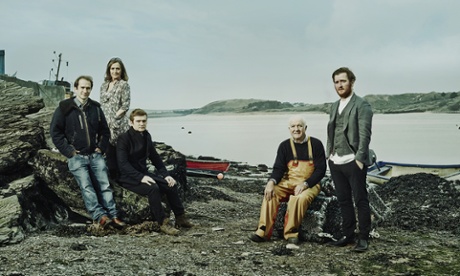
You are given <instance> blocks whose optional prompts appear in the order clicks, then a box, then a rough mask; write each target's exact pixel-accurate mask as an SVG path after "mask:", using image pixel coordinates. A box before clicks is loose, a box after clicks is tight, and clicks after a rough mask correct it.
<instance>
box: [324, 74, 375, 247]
mask: <svg viewBox="0 0 460 276" xmlns="http://www.w3.org/2000/svg"><path fill="white" fill-rule="evenodd" d="M332 80H333V81H334V87H335V90H336V92H337V95H339V97H340V100H338V101H336V102H335V103H333V104H332V106H331V112H330V114H329V122H328V125H327V148H326V154H327V157H328V159H329V169H330V171H331V177H332V180H333V181H334V184H335V191H336V194H337V199H338V201H339V204H340V209H341V213H342V229H343V234H344V237H342V238H341V239H339V240H338V241H335V242H332V243H331V245H334V246H341V247H342V246H347V245H349V244H354V243H355V230H356V215H355V206H356V209H357V210H358V223H359V236H358V242H357V243H356V245H355V247H354V249H353V250H354V251H356V252H364V251H366V250H367V249H368V239H369V232H370V230H371V211H370V206H369V198H368V193H367V187H366V175H367V167H368V166H369V165H371V163H372V162H371V156H370V154H369V143H370V142H371V133H372V130H371V129H372V116H373V113H372V108H371V106H370V105H369V103H368V102H366V101H365V100H364V99H362V98H361V97H359V96H358V95H356V94H355V93H354V91H353V85H354V83H355V81H356V77H355V75H354V74H353V72H352V71H351V70H350V69H349V68H347V67H341V68H339V69H337V70H335V71H334V73H332ZM353 202H354V204H353Z"/></svg>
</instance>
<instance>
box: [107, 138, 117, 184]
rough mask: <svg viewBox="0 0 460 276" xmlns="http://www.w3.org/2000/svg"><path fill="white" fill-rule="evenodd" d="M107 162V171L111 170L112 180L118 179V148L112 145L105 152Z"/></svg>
mask: <svg viewBox="0 0 460 276" xmlns="http://www.w3.org/2000/svg"><path fill="white" fill-rule="evenodd" d="M105 160H106V162H107V169H108V170H109V176H110V178H112V179H117V178H118V164H117V148H116V147H115V146H114V145H112V144H110V143H109V145H108V147H107V150H106V152H105Z"/></svg>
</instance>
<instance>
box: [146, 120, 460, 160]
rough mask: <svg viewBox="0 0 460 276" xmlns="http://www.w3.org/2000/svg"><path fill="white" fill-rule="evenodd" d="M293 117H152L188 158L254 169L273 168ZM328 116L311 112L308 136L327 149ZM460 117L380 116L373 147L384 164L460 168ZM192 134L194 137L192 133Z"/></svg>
mask: <svg viewBox="0 0 460 276" xmlns="http://www.w3.org/2000/svg"><path fill="white" fill-rule="evenodd" d="M291 115H292V114H263V115H189V116H184V117H171V118H150V119H149V126H148V129H149V131H150V133H151V134H152V136H153V139H154V140H155V141H161V142H165V143H166V144H168V145H171V146H172V147H173V148H174V149H175V150H177V151H180V152H182V153H183V154H185V155H193V156H199V155H203V156H214V157H217V158H221V159H228V160H232V161H241V162H247V163H249V164H251V165H257V164H266V165H268V166H270V167H271V166H272V165H273V161H274V159H275V155H276V149H277V147H278V145H279V143H280V142H281V141H283V140H284V139H287V138H288V137H289V131H288V128H287V125H288V120H289V117H290V116H291ZM328 118H329V116H328V115H327V114H305V119H306V121H307V125H308V129H307V135H311V136H315V137H317V138H319V139H320V140H321V141H322V142H323V144H324V146H326V126H327V121H328ZM459 126H460V115H458V114H430V113H417V114H396V115H383V114H377V115H374V120H373V128H372V131H373V134H372V141H371V148H372V149H374V150H375V152H376V154H377V157H378V159H379V160H384V161H393V162H403V163H422V164H460V129H459ZM189 132H190V133H189Z"/></svg>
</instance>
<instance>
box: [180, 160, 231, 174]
mask: <svg viewBox="0 0 460 276" xmlns="http://www.w3.org/2000/svg"><path fill="white" fill-rule="evenodd" d="M186 163H187V169H195V170H211V171H219V172H226V171H228V168H229V167H230V162H228V161H220V160H201V159H187V160H186Z"/></svg>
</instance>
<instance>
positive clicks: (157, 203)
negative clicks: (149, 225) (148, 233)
mask: <svg viewBox="0 0 460 276" xmlns="http://www.w3.org/2000/svg"><path fill="white" fill-rule="evenodd" d="M120 184H121V186H123V187H124V188H126V189H128V190H130V191H132V192H134V193H136V194H139V195H141V196H147V198H148V201H149V205H150V211H151V212H152V214H153V216H154V217H155V219H156V221H157V222H158V223H159V224H160V225H161V224H162V223H163V220H164V219H165V211H164V209H163V206H162V205H161V198H162V196H163V195H166V199H167V200H168V204H169V206H170V207H171V210H172V211H173V212H174V215H175V216H176V217H177V216H180V215H183V214H184V213H185V210H184V206H183V205H182V201H181V200H180V198H179V193H178V191H177V185H176V186H174V187H169V186H168V183H167V182H166V181H164V182H163V181H159V180H156V184H152V185H147V184H144V183H139V184H138V185H132V184H126V183H120Z"/></svg>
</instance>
